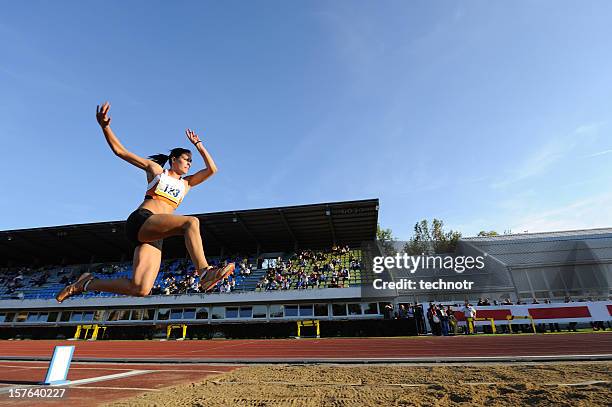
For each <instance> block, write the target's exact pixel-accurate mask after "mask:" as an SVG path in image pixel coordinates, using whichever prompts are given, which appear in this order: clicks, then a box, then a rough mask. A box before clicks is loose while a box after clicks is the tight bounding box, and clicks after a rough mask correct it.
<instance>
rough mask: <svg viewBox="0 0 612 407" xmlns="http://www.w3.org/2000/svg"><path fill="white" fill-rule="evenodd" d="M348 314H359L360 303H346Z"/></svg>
mask: <svg viewBox="0 0 612 407" xmlns="http://www.w3.org/2000/svg"><path fill="white" fill-rule="evenodd" d="M348 313H349V315H361V304H348Z"/></svg>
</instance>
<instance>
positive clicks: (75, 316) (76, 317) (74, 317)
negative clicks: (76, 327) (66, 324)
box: [70, 311, 83, 322]
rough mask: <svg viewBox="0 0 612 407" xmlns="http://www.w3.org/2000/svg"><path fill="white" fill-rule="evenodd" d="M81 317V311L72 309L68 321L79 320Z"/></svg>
mask: <svg viewBox="0 0 612 407" xmlns="http://www.w3.org/2000/svg"><path fill="white" fill-rule="evenodd" d="M82 319H83V313H82V312H81V311H73V312H72V315H71V316H70V322H81V320H82Z"/></svg>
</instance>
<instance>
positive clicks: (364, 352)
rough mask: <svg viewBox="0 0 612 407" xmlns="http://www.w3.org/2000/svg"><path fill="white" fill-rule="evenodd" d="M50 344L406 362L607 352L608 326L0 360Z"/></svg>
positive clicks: (188, 358)
mask: <svg viewBox="0 0 612 407" xmlns="http://www.w3.org/2000/svg"><path fill="white" fill-rule="evenodd" d="M55 345H75V346H76V350H75V353H74V359H73V360H74V361H81V362H85V361H87V362H91V361H96V362H101V361H104V362H166V363H170V362H174V363H184V362H194V363H195V362H197V363H245V362H249V363H256V362H260V363H262V362H263V363H273V362H294V363H303V362H308V361H312V362H342V361H347V362H354V361H358V362H380V361H390V362H391V361H395V362H410V361H417V360H418V361H422V360H423V359H429V360H435V361H440V360H448V359H452V358H469V359H478V358H512V357H523V358H525V357H532V356H533V357H567V356H571V355H576V356H588V355H593V356H599V357H602V356H606V355H608V356H610V355H612V332H610V333H584V334H548V335H546V334H538V335H529V334H528V335H500V336H454V337H453V336H448V337H404V338H327V339H272V340H264V339H253V340H195V341H167V342H166V341H0V360H50V358H51V354H52V353H53V347H54V346H55Z"/></svg>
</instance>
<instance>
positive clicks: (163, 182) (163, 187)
mask: <svg viewBox="0 0 612 407" xmlns="http://www.w3.org/2000/svg"><path fill="white" fill-rule="evenodd" d="M185 194H187V186H186V185H185V181H184V180H183V177H181V178H179V179H176V178H172V177H171V176H170V175H168V170H164V172H162V173H161V174H157V175H156V176H155V178H153V179H152V180H151V182H149V185H147V193H146V195H145V199H159V200H160V201H164V202H166V203H167V204H169V205H171V206H172V207H173V208H174V209H176V208H178V206H179V205H180V204H181V202H182V201H183V198H184V197H185Z"/></svg>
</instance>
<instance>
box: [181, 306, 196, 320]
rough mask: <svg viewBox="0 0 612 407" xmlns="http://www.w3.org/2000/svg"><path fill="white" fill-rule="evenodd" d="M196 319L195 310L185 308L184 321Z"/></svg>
mask: <svg viewBox="0 0 612 407" xmlns="http://www.w3.org/2000/svg"><path fill="white" fill-rule="evenodd" d="M194 318H195V308H185V311H184V312H183V319H194Z"/></svg>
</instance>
